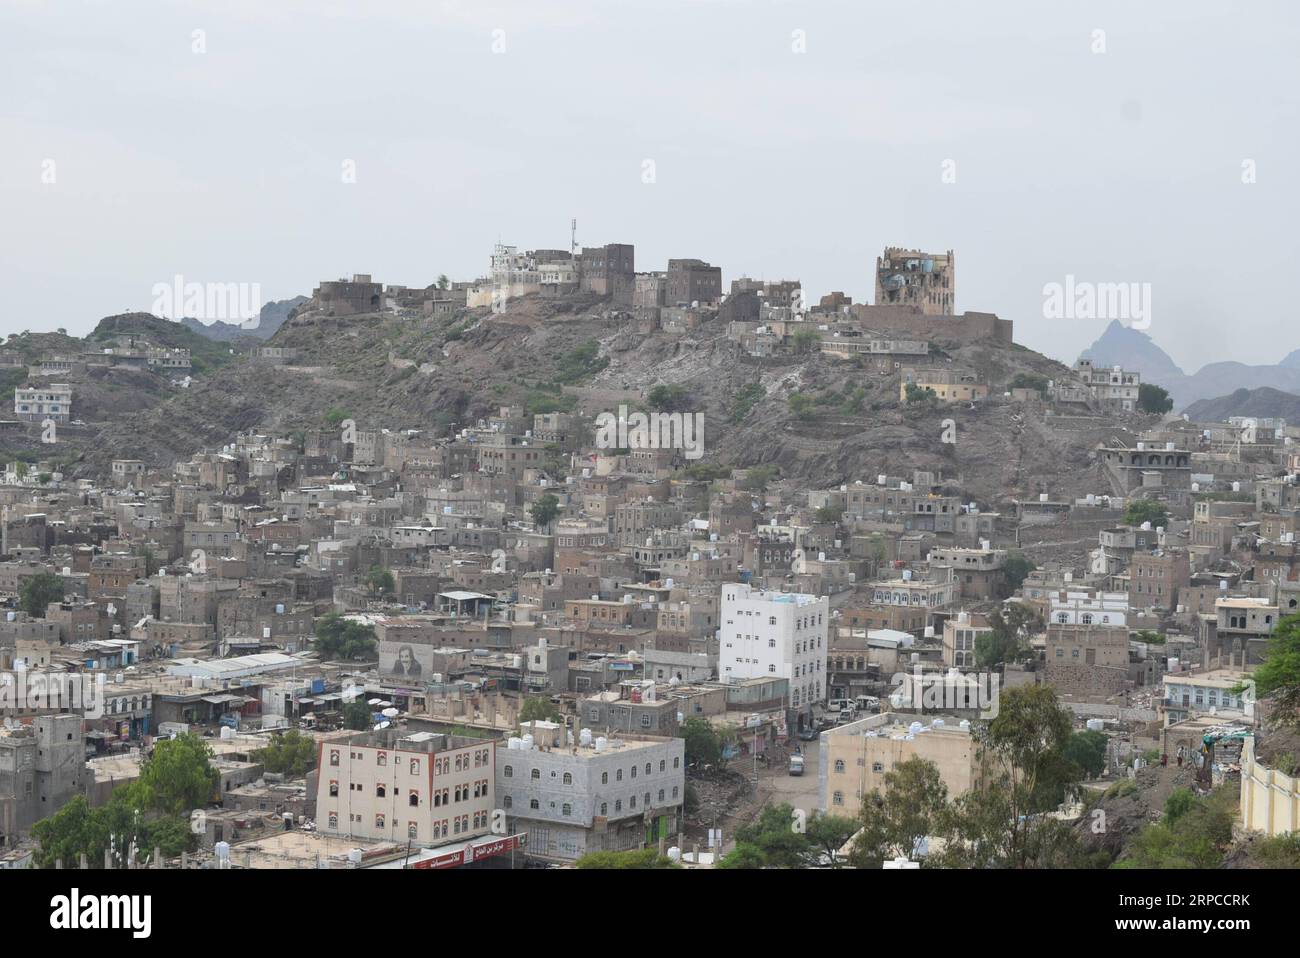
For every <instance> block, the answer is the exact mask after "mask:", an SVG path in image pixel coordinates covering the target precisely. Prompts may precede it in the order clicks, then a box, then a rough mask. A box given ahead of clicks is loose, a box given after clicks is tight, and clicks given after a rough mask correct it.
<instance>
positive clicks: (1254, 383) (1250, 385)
mask: <svg viewBox="0 0 1300 958" xmlns="http://www.w3.org/2000/svg"><path fill="white" fill-rule="evenodd" d="M1079 358H1080V359H1091V360H1092V361H1093V363H1094V364H1095V365H1098V366H1122V367H1124V368H1125V369H1129V370H1133V371H1135V372H1138V373H1141V374H1142V381H1143V382H1149V383H1154V384H1155V385H1157V386H1162V387H1163V388H1165V389H1166V390H1168V391H1169V395H1170V396H1171V397H1172V398H1173V400H1174V409H1175V410H1176V411H1179V412H1183V411H1186V408H1187V407H1188V406H1190V405H1191V404H1192V403H1196V402H1199V401H1201V400H1210V399H1216V398H1219V397H1224V396H1227V395H1229V394H1231V393H1235V392H1236V391H1237V390H1239V389H1257V388H1260V387H1271V388H1272V389H1275V390H1279V391H1281V392H1285V393H1300V349H1297V350H1294V351H1292V352H1291V353H1289V354H1288V355H1287V356H1286V357H1285V358H1284V359H1282V360H1281V361H1280V362H1279V363H1277V364H1276V365H1273V366H1249V365H1247V364H1246V363H1238V362H1231V361H1225V362H1218V363H1210V364H1208V365H1206V366H1202V367H1201V368H1200V369H1199V370H1197V371H1196V372H1195V373H1193V374H1191V375H1188V374H1187V373H1185V372H1183V370H1182V369H1180V368H1179V366H1178V364H1177V363H1175V362H1174V361H1173V359H1171V358H1170V357H1169V354H1168V353H1166V352H1165V351H1164V350H1163V349H1161V348H1160V347H1159V346H1158V345H1156V342H1155V340H1153V339H1152V338H1151V337H1150V336H1148V335H1147V334H1146V333H1144V332H1142V331H1141V330H1137V329H1130V328H1128V327H1127V326H1125V325H1123V324H1122V323H1120V322H1119V321H1118V320H1113V321H1112V322H1111V324H1110V325H1109V326H1107V327H1106V331H1105V332H1104V333H1102V334H1101V336H1100V337H1099V338H1098V339H1097V341H1096V342H1094V343H1093V344H1092V345H1091V346H1089V347H1088V348H1087V349H1085V350H1084V351H1083V352H1082V353H1080V355H1079ZM1232 415H1238V414H1237V413H1233V414H1232ZM1241 415H1257V414H1254V413H1242V414H1241Z"/></svg>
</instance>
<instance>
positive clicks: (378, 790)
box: [375, 782, 387, 798]
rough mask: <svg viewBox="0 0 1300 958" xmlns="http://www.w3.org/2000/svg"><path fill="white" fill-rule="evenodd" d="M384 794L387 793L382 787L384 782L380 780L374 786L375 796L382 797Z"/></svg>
mask: <svg viewBox="0 0 1300 958" xmlns="http://www.w3.org/2000/svg"><path fill="white" fill-rule="evenodd" d="M385 794H387V793H386V791H385V789H384V783H383V782H380V783H379V784H378V785H376V786H375V798H383V797H384V796H385Z"/></svg>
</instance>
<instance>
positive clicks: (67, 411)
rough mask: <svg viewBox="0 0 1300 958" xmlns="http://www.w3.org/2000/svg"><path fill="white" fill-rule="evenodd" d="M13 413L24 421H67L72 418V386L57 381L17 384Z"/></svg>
mask: <svg viewBox="0 0 1300 958" xmlns="http://www.w3.org/2000/svg"><path fill="white" fill-rule="evenodd" d="M14 415H16V416H17V417H18V418H19V419H21V420H23V421H24V422H37V421H40V420H43V419H52V420H54V421H55V422H67V421H68V420H69V419H71V418H72V387H71V386H68V385H64V384H59V383H56V384H55V385H52V386H19V387H18V388H17V389H15V390H14Z"/></svg>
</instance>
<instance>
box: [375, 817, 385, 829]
mask: <svg viewBox="0 0 1300 958" xmlns="http://www.w3.org/2000/svg"><path fill="white" fill-rule="evenodd" d="M383 827H384V816H383V815H376V816H375V828H378V829H380V830H381V831H382V830H383Z"/></svg>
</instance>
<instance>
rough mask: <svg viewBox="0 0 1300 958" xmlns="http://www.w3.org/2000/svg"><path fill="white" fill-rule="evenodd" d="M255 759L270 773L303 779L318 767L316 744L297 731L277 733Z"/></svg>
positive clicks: (310, 738)
mask: <svg viewBox="0 0 1300 958" xmlns="http://www.w3.org/2000/svg"><path fill="white" fill-rule="evenodd" d="M253 758H254V759H255V760H256V761H258V762H261V763H262V766H263V767H264V768H265V769H266V770H267V771H268V772H272V773H274V774H277V775H287V776H289V777H290V778H301V777H302V776H304V775H306V774H307V773H308V772H309V771H311V770H312V769H313V768H315V767H316V742H315V741H314V740H313V739H312V737H311V736H310V735H303V734H302V733H301V732H299V731H298V730H297V729H289V730H288V731H287V732H277V733H276V734H275V735H273V736H271V740H270V742H268V743H267V745H266V747H265V748H259V749H258V750H257V751H255V752H254V753H253Z"/></svg>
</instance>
